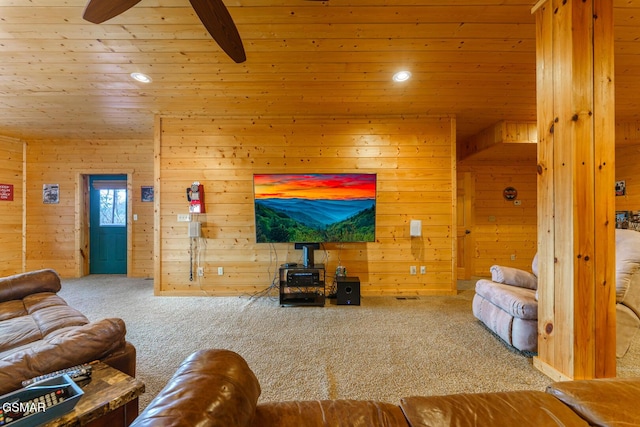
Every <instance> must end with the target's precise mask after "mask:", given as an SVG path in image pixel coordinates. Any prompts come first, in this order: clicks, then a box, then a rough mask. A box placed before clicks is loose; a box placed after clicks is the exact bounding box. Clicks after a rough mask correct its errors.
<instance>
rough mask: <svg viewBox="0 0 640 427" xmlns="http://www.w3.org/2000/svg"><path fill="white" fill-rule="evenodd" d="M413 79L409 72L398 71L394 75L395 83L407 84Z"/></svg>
mask: <svg viewBox="0 0 640 427" xmlns="http://www.w3.org/2000/svg"><path fill="white" fill-rule="evenodd" d="M410 78H411V73H410V72H409V71H398V72H397V73H395V74H394V75H393V81H394V82H405V81H407V80H409V79H410Z"/></svg>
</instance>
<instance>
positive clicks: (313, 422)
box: [131, 349, 640, 427]
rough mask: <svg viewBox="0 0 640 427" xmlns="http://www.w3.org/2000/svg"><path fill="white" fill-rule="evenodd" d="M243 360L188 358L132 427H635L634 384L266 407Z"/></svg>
mask: <svg viewBox="0 0 640 427" xmlns="http://www.w3.org/2000/svg"><path fill="white" fill-rule="evenodd" d="M259 396H260V384H259V383H258V379H257V378H256V376H255V374H254V373H253V372H252V371H251V369H250V368H249V366H248V365H247V363H246V361H245V360H244V359H243V358H242V357H241V356H240V355H238V354H237V353H234V352H232V351H229V350H216V349H210V350H201V351H198V352H196V353H193V354H192V355H191V356H189V357H188V358H187V359H185V361H184V362H183V363H182V364H181V366H180V367H179V368H178V370H177V371H176V373H175V374H174V376H173V377H172V378H171V379H170V380H169V382H168V383H167V385H166V386H165V387H164V389H162V390H161V391H160V393H159V394H158V395H157V396H156V397H155V398H154V399H153V400H152V401H151V403H150V404H149V405H148V406H147V407H146V408H145V410H144V411H143V412H142V413H141V414H140V415H139V416H138V418H136V419H135V420H134V422H133V424H131V427H151V426H154V427H169V426H172V427H193V426H198V427H211V426H220V427H222V426H224V427H232V426H251V427H271V426H295V427H304V426H314V427H315V426H318V427H320V426H324V427H327V426H362V427H365V426H366V427H370V426H373V427H375V426H412V427H417V426H460V427H462V426H487V427H489V426H491V427H503V426H509V427H510V426H517V427H527V426H532V427H534V426H535V427H545V426H565V427H570V426H589V425H593V426H637V425H640V406H639V405H638V404H637V401H638V397H639V396H640V379H638V378H634V379H602V380H582V381H569V382H559V383H553V384H551V385H550V386H549V387H548V388H547V390H546V392H542V391H514V392H502V393H476V394H455V395H448V396H416V397H407V398H403V399H401V402H400V403H399V405H394V404H391V403H384V402H375V401H361V400H324V401H290V402H265V403H260V404H258V397H259Z"/></svg>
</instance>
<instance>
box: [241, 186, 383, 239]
mask: <svg viewBox="0 0 640 427" xmlns="http://www.w3.org/2000/svg"><path fill="white" fill-rule="evenodd" d="M253 189H254V205H255V220H256V242H257V243H283V242H284V243H299V244H300V243H329V242H373V241H375V229H376V174H370V173H337V174H329V173H312V174H255V175H254V176H253Z"/></svg>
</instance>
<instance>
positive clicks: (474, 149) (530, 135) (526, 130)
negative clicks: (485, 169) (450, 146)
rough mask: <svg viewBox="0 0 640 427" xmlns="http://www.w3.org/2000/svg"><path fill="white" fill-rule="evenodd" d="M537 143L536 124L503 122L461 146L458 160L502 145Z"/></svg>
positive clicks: (469, 139)
mask: <svg viewBox="0 0 640 427" xmlns="http://www.w3.org/2000/svg"><path fill="white" fill-rule="evenodd" d="M537 142H538V127H537V124H536V122H515V121H507V120H501V121H499V122H498V123H496V124H494V125H493V126H490V127H488V128H486V129H484V130H482V131H481V132H480V133H478V134H476V135H474V136H472V137H471V138H468V139H467V140H466V141H464V142H463V143H462V144H460V147H459V152H458V160H463V159H466V158H468V157H471V156H473V155H474V154H477V153H480V152H482V151H484V150H487V149H490V148H492V147H496V146H498V145H502V144H536V143H537Z"/></svg>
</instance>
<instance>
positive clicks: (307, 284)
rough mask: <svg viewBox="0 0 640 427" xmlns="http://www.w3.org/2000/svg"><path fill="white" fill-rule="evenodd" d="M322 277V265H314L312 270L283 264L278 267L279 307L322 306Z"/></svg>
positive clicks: (323, 270)
mask: <svg viewBox="0 0 640 427" xmlns="http://www.w3.org/2000/svg"><path fill="white" fill-rule="evenodd" d="M324 277H325V269H324V264H315V265H314V266H313V268H305V267H304V266H302V265H297V266H295V267H293V266H291V265H290V264H283V265H282V266H280V305H281V306H283V307H286V306H304V305H306V306H319V307H322V306H324V301H325V295H324V293H325V287H324V285H325V279H324Z"/></svg>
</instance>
